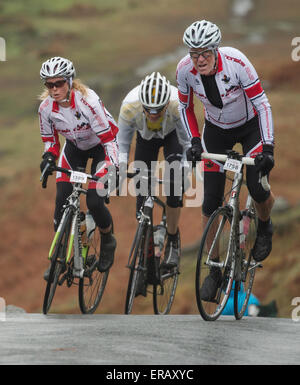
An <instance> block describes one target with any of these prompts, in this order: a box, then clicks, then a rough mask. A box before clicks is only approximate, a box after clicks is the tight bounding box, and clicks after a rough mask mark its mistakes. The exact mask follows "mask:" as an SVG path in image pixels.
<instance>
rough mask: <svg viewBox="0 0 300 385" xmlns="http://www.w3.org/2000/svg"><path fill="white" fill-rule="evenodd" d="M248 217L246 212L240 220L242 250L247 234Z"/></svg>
mask: <svg viewBox="0 0 300 385" xmlns="http://www.w3.org/2000/svg"><path fill="white" fill-rule="evenodd" d="M249 225H250V217H249V215H248V213H247V212H244V213H243V216H242V219H241V220H240V248H241V249H244V248H245V246H246V237H247V235H248V233H249Z"/></svg>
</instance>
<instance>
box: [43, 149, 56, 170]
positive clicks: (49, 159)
mask: <svg viewBox="0 0 300 385" xmlns="http://www.w3.org/2000/svg"><path fill="white" fill-rule="evenodd" d="M42 158H43V160H42V161H41V164H40V169H41V172H43V171H44V169H45V167H46V166H47V164H48V163H49V164H50V167H49V169H48V170H49V171H47V174H48V175H52V171H53V169H52V170H51V168H52V167H51V166H54V165H55V156H54V155H53V154H52V153H51V152H45V153H44V155H43V156H42Z"/></svg>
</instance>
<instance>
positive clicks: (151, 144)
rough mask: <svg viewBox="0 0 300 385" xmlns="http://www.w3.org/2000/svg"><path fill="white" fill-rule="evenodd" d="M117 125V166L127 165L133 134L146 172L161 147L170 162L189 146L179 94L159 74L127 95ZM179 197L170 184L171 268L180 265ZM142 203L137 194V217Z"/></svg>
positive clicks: (166, 262)
mask: <svg viewBox="0 0 300 385" xmlns="http://www.w3.org/2000/svg"><path fill="white" fill-rule="evenodd" d="M118 126H119V132H118V136H117V139H118V144H119V147H120V157H119V161H120V164H121V162H124V163H127V162H128V157H129V152H130V146H131V142H132V138H133V135H134V133H135V132H136V148H135V161H143V162H145V164H146V165H147V168H148V170H151V161H156V160H157V158H158V152H159V149H160V147H163V151H164V157H165V160H166V161H167V162H169V163H172V162H173V161H179V162H181V161H182V156H183V152H184V150H186V149H187V148H188V147H189V146H190V143H189V140H188V138H187V136H186V134H185V132H184V130H183V128H182V125H181V121H180V117H179V112H178V91H177V89H176V87H174V86H172V85H171V84H170V82H169V81H168V80H167V79H166V78H165V76H162V75H161V74H160V73H159V72H153V73H152V74H151V75H148V76H146V77H145V79H144V80H142V82H141V83H140V85H138V86H136V87H135V88H134V89H132V90H131V91H130V92H129V93H128V95H127V96H126V97H125V99H124V100H123V102H122V105H121V109H120V114H119V120H118ZM151 171H154V170H151ZM171 171H172V169H171ZM170 175H171V181H172V179H173V178H174V174H173V173H172V172H171V173H170ZM178 195H179V194H176V193H175V189H174V185H173V188H172V182H171V184H170V194H169V195H168V196H167V207H166V214H167V234H168V237H167V244H166V248H165V256H164V265H165V266H166V267H170V268H171V267H174V266H177V265H178V262H179V232H178V222H179V217H180V211H181V207H182V197H181V196H178ZM142 203H143V196H142V195H141V194H137V200H136V210H137V216H138V212H139V210H140V208H141V206H142Z"/></svg>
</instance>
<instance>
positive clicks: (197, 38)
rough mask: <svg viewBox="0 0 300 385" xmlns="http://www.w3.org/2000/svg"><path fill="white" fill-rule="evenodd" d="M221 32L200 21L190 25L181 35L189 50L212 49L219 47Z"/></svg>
mask: <svg viewBox="0 0 300 385" xmlns="http://www.w3.org/2000/svg"><path fill="white" fill-rule="evenodd" d="M220 41H221V31H220V29H219V27H218V26H216V25H215V24H213V23H211V22H210V21H206V20H201V21H195V22H194V23H193V24H191V25H190V26H189V27H188V28H187V29H186V30H185V32H184V34H183V42H184V43H185V44H186V45H187V46H188V47H190V48H212V49H215V48H217V47H218V46H219V44H220Z"/></svg>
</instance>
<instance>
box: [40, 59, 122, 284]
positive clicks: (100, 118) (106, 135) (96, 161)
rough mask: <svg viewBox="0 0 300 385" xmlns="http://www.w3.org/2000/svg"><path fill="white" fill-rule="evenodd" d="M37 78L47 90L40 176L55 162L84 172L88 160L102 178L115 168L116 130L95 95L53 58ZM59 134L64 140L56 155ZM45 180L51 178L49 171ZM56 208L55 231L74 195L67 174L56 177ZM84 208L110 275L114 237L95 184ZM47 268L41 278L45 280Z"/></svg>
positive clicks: (100, 266) (70, 67) (42, 113)
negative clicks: (105, 170) (105, 167)
mask: <svg viewBox="0 0 300 385" xmlns="http://www.w3.org/2000/svg"><path fill="white" fill-rule="evenodd" d="M40 77H41V79H42V80H43V82H44V84H45V86H46V89H45V91H44V92H43V93H42V95H41V96H40V99H41V100H42V102H41V104H40V106H39V119H40V132H41V137H42V141H43V142H44V145H45V147H44V154H43V156H42V158H43V160H42V162H41V165H40V168H41V171H43V170H44V169H45V167H46V166H47V164H48V163H49V164H50V166H51V165H52V166H53V165H54V164H55V161H56V160H58V166H60V167H64V168H67V169H71V170H76V168H77V167H84V168H85V167H86V164H87V161H88V159H90V158H91V159H92V164H91V173H92V174H93V175H98V176H101V175H102V174H101V170H102V168H101V169H99V167H100V165H103V161H105V160H107V161H108V162H110V163H111V164H112V165H114V166H115V167H118V146H117V142H116V134H117V131H118V128H117V125H116V123H115V121H114V119H113V118H112V116H111V115H110V114H109V112H108V111H107V110H106V109H105V107H104V105H103V103H102V101H101V100H100V99H99V97H98V95H97V94H96V93H95V92H94V91H93V90H91V89H89V88H88V87H86V86H85V85H83V84H82V83H81V82H80V80H79V79H75V68H74V66H73V63H72V62H71V61H70V60H68V59H65V58H62V57H52V58H50V59H49V60H47V61H45V62H44V63H43V64H42V67H41V70H40ZM59 134H61V135H63V136H64V137H65V138H66V141H65V144H64V146H63V148H62V150H61V149H60V142H59ZM49 170H50V171H49V172H48V170H47V172H48V174H52V172H51V168H50V169H49ZM56 182H57V183H56V191H57V192H56V206H55V213H54V229H55V231H56V229H57V227H58V225H59V222H60V219H61V217H62V208H63V204H64V202H65V201H66V198H67V197H68V196H69V195H70V194H71V192H72V184H71V183H70V179H69V177H68V176H67V175H66V174H63V173H60V172H57V173H56ZM88 187H89V188H88V192H87V200H86V201H87V207H88V209H89V211H90V213H91V214H92V216H93V218H94V220H95V223H96V225H97V226H98V227H99V230H100V235H101V252H100V258H99V262H98V269H99V270H100V271H101V272H104V271H106V270H108V269H109V268H110V267H111V265H112V264H113V261H114V252H115V248H116V240H115V238H114V235H113V234H112V217H111V214H110V212H109V210H108V209H107V207H106V206H105V204H104V198H103V197H101V196H99V194H97V184H96V183H95V182H90V184H89V186H88ZM49 271H50V268H48V269H47V270H46V272H45V274H44V278H45V279H46V280H47V279H48V278H49Z"/></svg>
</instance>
